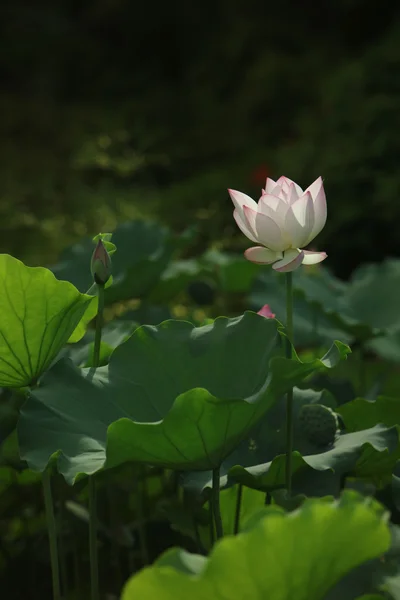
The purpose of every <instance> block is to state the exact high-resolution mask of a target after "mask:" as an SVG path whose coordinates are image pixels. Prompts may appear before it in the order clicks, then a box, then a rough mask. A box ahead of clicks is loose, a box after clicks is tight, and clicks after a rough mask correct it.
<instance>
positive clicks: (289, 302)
mask: <svg viewBox="0 0 400 600" xmlns="http://www.w3.org/2000/svg"><path fill="white" fill-rule="evenodd" d="M286 336H287V340H286V358H292V344H293V278H292V272H289V273H286ZM292 452H293V388H291V389H290V390H288V392H287V395H286V488H287V492H288V495H289V496H290V495H291V493H292Z"/></svg>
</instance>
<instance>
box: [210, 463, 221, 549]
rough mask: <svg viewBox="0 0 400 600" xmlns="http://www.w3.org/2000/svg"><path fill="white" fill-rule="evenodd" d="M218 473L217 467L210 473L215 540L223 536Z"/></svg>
mask: <svg viewBox="0 0 400 600" xmlns="http://www.w3.org/2000/svg"><path fill="white" fill-rule="evenodd" d="M219 478H220V473H219V467H217V468H216V469H213V472H212V491H211V493H212V509H213V513H214V521H215V531H216V534H217V540H219V539H220V538H222V537H223V536H224V530H223V527H222V518H221V506H220V503H219V492H220V482H219Z"/></svg>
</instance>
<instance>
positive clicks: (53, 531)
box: [42, 469, 61, 600]
mask: <svg viewBox="0 0 400 600" xmlns="http://www.w3.org/2000/svg"><path fill="white" fill-rule="evenodd" d="M42 484H43V494H44V506H45V511H46V522H47V532H48V535H49V547H50V562H51V574H52V581H53V600H61V586H60V567H59V561H58V549H57V527H56V518H55V515H54V506H53V496H52V493H51V477H50V471H49V470H48V469H45V470H44V471H43V474H42Z"/></svg>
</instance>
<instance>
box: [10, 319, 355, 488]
mask: <svg viewBox="0 0 400 600" xmlns="http://www.w3.org/2000/svg"><path fill="white" fill-rule="evenodd" d="M282 352H283V344H282V339H281V333H280V330H279V327H278V325H277V323H276V322H275V321H274V320H268V319H265V318H263V317H260V316H259V315H257V314H255V313H250V312H249V313H245V314H244V315H243V316H241V317H237V318H234V319H227V318H225V317H220V318H218V319H216V320H215V321H214V322H213V323H212V324H211V325H206V326H203V327H198V328H195V327H193V325H191V324H190V323H187V322H184V321H166V322H164V323H162V324H161V325H159V326H157V327H154V326H146V325H145V326H143V327H139V328H138V329H136V330H135V332H134V333H133V334H132V336H131V337H130V338H129V339H128V340H127V341H126V342H125V343H123V344H122V345H121V346H119V347H118V348H117V349H116V350H114V352H113V354H112V356H111V358H110V363H109V365H108V368H107V367H101V368H100V369H98V370H97V371H96V374H95V375H94V376H93V371H87V370H80V369H78V368H76V367H75V366H74V365H73V364H72V363H71V362H69V361H65V360H64V361H60V362H59V363H57V364H55V365H54V367H53V368H52V369H51V370H50V371H49V372H48V373H47V375H46V377H45V378H43V380H42V381H41V382H40V386H39V387H38V388H37V389H34V390H32V393H31V396H30V398H29V399H28V401H27V402H26V403H25V405H24V406H23V409H22V411H21V417H20V421H19V440H20V448H21V455H22V456H23V457H24V459H25V460H27V462H28V464H29V466H30V467H31V468H32V469H35V470H43V469H45V468H46V465H47V463H48V461H49V459H50V457H51V456H52V455H54V454H56V453H59V456H58V468H59V470H60V472H61V473H62V474H63V475H64V476H65V477H66V479H67V480H68V481H70V482H73V481H74V480H75V479H76V477H77V476H78V475H79V474H82V473H83V474H90V473H94V472H95V471H97V470H99V469H100V468H102V467H103V466H104V467H105V468H108V467H113V466H116V465H118V464H121V463H123V462H127V461H137V462H146V463H149V464H152V465H160V466H165V467H171V468H176V469H182V470H186V469H199V470H202V469H214V468H216V467H217V466H218V465H220V464H221V462H222V461H223V459H224V458H225V457H226V456H227V455H228V454H230V453H231V452H232V450H233V449H234V448H235V447H236V446H237V445H238V444H239V443H240V442H241V441H242V440H243V439H244V438H245V437H246V436H247V435H248V432H249V431H250V429H251V428H252V427H253V426H254V424H255V423H256V422H257V421H258V420H259V419H260V418H261V417H262V416H263V415H264V414H265V413H266V412H267V411H268V410H269V409H270V407H271V406H272V405H273V404H274V402H275V401H276V400H277V399H278V398H279V397H281V396H282V394H283V393H284V392H285V391H286V390H287V389H288V388H290V387H292V386H293V385H295V384H296V383H298V382H299V381H301V380H302V379H304V377H306V376H307V375H309V374H310V373H312V372H313V371H315V370H316V369H326V368H328V367H330V366H332V365H333V364H334V363H335V361H337V360H339V359H340V358H343V357H345V356H346V354H347V352H348V348H347V347H346V346H344V345H343V344H340V342H336V343H335V344H334V345H333V346H332V348H331V350H330V352H328V353H327V354H326V356H325V357H324V358H323V359H321V360H320V359H316V360H314V361H312V362H310V363H302V362H301V361H300V360H299V359H298V358H297V357H295V358H294V359H292V360H288V359H285V358H283V357H282V356H281V354H282Z"/></svg>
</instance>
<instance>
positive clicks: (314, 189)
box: [304, 176, 323, 200]
mask: <svg viewBox="0 0 400 600" xmlns="http://www.w3.org/2000/svg"><path fill="white" fill-rule="evenodd" d="M321 187H323V181H322V177H321V176H319V177H318V178H317V179H316V180H315V181H314V182H313V183H312V184H311V185H309V186H308V188H307V189H306V190H304V193H306V192H310V194H311V196H312V199H313V200H314V199H315V198H316V197H317V195H318V194H319V191H320V189H321Z"/></svg>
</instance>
